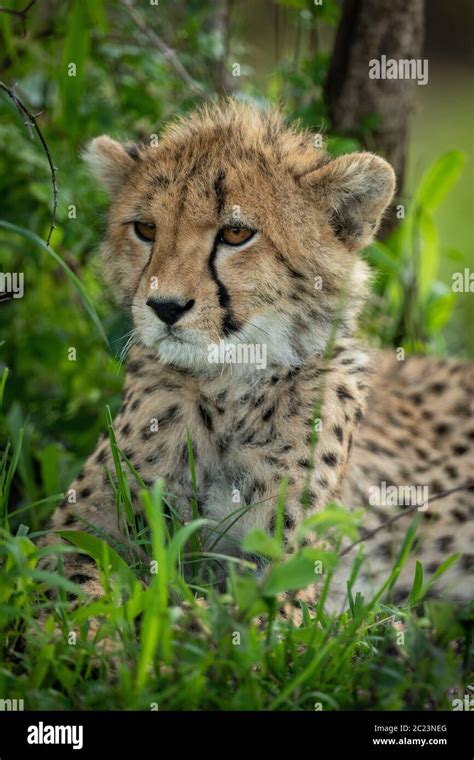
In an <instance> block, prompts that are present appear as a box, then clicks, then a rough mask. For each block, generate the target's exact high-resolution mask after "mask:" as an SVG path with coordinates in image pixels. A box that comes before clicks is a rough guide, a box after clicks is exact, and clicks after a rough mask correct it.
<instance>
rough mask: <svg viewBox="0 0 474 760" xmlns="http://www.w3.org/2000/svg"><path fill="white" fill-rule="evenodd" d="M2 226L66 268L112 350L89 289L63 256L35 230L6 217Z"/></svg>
mask: <svg viewBox="0 0 474 760" xmlns="http://www.w3.org/2000/svg"><path fill="white" fill-rule="evenodd" d="M0 227H3V229H5V230H10V232H15V233H16V234H17V235H21V236H22V237H24V238H26V239H27V240H29V241H30V242H31V243H33V244H34V245H35V246H37V247H38V248H41V249H42V250H43V251H45V252H46V253H47V254H48V255H49V256H51V258H53V259H54V260H55V261H56V263H57V264H59V266H60V267H61V268H62V269H63V270H64V272H65V273H66V275H67V277H68V279H69V280H70V281H71V282H72V284H73V285H74V287H75V288H76V290H77V292H78V293H79V297H80V299H81V301H82V304H83V306H84V308H85V310H86V311H87V313H88V314H89V316H90V318H91V319H92V321H93V323H94V325H95V327H96V329H97V332H98V333H99V335H100V337H101V338H102V340H103V341H104V343H105V345H106V346H107V348H108V349H109V351H110V346H109V342H108V340H107V336H106V334H105V331H104V328H103V327H102V323H101V321H100V319H99V317H98V314H97V312H96V310H95V307H94V304H93V303H92V301H91V299H90V298H89V295H88V293H87V290H86V289H85V287H84V285H83V284H82V282H81V281H80V279H79V277H77V275H75V274H74V272H73V271H72V269H70V268H69V267H68V265H67V264H66V262H65V261H63V260H62V258H61V256H59V254H57V253H56V251H54V250H53V249H52V248H51V246H50V245H46V243H45V242H44V240H41V238H40V237H38V235H36V234H35V233H34V232H31V230H27V229H25V228H24V227H18V225H16V224H11V222H7V221H5V220H4V219H0Z"/></svg>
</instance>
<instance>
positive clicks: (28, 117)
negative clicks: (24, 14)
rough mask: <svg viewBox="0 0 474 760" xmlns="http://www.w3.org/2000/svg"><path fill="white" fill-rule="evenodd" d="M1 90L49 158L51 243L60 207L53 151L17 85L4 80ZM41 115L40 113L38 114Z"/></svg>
mask: <svg viewBox="0 0 474 760" xmlns="http://www.w3.org/2000/svg"><path fill="white" fill-rule="evenodd" d="M0 90H3V91H4V92H6V93H7V95H8V97H9V98H10V99H11V100H12V101H13V103H14V104H15V106H16V108H17V110H18V112H19V114H20V115H21V118H22V120H23V123H24V125H25V127H26V128H27V130H28V132H29V134H30V137H31V138H32V139H33V138H34V132H36V134H37V135H38V138H39V141H40V143H41V145H42V147H43V150H44V152H45V154H46V158H47V160H48V164H49V168H50V171H51V186H52V190H53V208H52V211H51V224H50V227H49V232H48V237H47V238H46V245H49V242H50V240H51V235H52V234H53V230H54V229H55V227H56V211H57V208H58V186H57V184H56V172H57V171H58V170H57V168H56V166H55V165H54V163H53V159H52V158H51V153H50V152H49V148H48V143H47V142H46V140H45V139H44V137H43V133H42V131H41V129H40V127H39V125H38V122H37V120H36V116H34V115H33V114H32V113H31V112H30V111H29V110H28V109H27V107H26V106H25V104H24V103H22V101H21V100H20V98H19V97H18V95H17V94H16V92H15V87H7V85H6V84H4V83H3V82H0ZM37 115H39V114H37Z"/></svg>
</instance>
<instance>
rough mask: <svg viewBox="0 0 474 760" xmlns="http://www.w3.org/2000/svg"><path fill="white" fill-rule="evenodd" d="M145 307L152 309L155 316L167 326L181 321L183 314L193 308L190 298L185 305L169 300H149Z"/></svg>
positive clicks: (192, 300) (192, 301)
mask: <svg viewBox="0 0 474 760" xmlns="http://www.w3.org/2000/svg"><path fill="white" fill-rule="evenodd" d="M146 305H147V306H149V307H150V309H153V311H154V312H155V314H156V316H157V317H158V318H159V319H161V321H162V322H164V323H165V324H167V325H174V323H175V322H177V321H178V319H181V317H182V316H183V314H186V312H187V311H189V310H190V309H192V308H193V306H194V299H192V298H191V299H190V300H189V301H186V303H185V304H182V303H180V302H179V301H174V300H171V299H170V300H166V301H161V300H160V299H158V298H149V299H148V301H147V302H146Z"/></svg>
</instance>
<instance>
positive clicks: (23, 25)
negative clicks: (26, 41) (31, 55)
mask: <svg viewBox="0 0 474 760" xmlns="http://www.w3.org/2000/svg"><path fill="white" fill-rule="evenodd" d="M35 3H36V0H30V2H29V3H28V5H25V7H24V8H23V10H21V11H17V10H14V9H13V8H0V13H9V14H10V16H16V18H20V19H21V34H22V37H24V36H25V34H26V17H27V14H28V11H29V10H31V8H32V7H33V5H34V4H35Z"/></svg>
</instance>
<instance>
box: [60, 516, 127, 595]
mask: <svg viewBox="0 0 474 760" xmlns="http://www.w3.org/2000/svg"><path fill="white" fill-rule="evenodd" d="M57 533H58V535H60V536H61V538H64V539H65V540H66V541H70V542H71V544H74V546H77V547H78V549H81V550H82V551H83V552H85V553H86V554H88V555H89V556H90V557H92V558H93V559H95V561H96V563H97V564H98V565H99V567H102V569H103V570H105V571H106V572H107V571H108V569H109V568H106V567H104V557H107V562H108V564H109V566H110V569H111V570H112V572H113V573H117V575H119V576H120V577H121V578H123V579H124V580H126V581H127V583H128V585H129V586H130V588H132V589H133V587H134V586H136V585H137V584H138V580H137V578H136V577H135V575H134V574H133V572H132V571H131V570H130V568H129V566H128V565H127V563H126V562H125V560H123V559H122V557H121V556H120V555H119V554H117V552H116V551H115V549H112V547H111V546H110V545H109V544H107V543H106V542H105V541H102V539H100V538H97V537H96V536H92V535H91V534H90V533H85V532H83V531H78V530H59V531H57Z"/></svg>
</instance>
